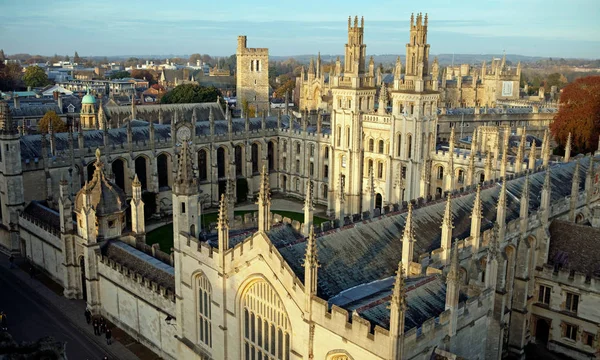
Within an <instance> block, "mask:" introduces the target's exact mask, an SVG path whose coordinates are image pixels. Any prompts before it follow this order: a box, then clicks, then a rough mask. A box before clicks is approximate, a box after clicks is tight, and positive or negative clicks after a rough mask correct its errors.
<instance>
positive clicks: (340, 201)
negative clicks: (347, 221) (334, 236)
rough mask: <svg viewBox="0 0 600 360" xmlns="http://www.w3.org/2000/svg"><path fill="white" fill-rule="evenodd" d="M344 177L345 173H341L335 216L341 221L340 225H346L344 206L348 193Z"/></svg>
mask: <svg viewBox="0 0 600 360" xmlns="http://www.w3.org/2000/svg"><path fill="white" fill-rule="evenodd" d="M344 186H345V184H344V178H343V175H341V174H340V178H339V183H338V192H337V199H336V200H337V203H336V205H335V217H336V218H337V219H339V221H340V227H342V226H344V217H345V214H344V206H345V202H346V194H345V189H344Z"/></svg>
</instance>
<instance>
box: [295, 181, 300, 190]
mask: <svg viewBox="0 0 600 360" xmlns="http://www.w3.org/2000/svg"><path fill="white" fill-rule="evenodd" d="M296 191H298V192H299V191H300V179H296Z"/></svg>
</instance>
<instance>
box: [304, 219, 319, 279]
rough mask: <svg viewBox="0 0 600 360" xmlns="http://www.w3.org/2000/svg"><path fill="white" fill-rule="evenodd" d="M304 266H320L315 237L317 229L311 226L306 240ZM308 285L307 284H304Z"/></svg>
mask: <svg viewBox="0 0 600 360" xmlns="http://www.w3.org/2000/svg"><path fill="white" fill-rule="evenodd" d="M302 266H303V267H305V268H317V267H320V265H319V261H318V259H317V241H316V238H315V229H314V228H313V227H311V228H310V230H309V233H308V238H307V240H306V253H305V254H304V262H303V263H302ZM304 285H305V286H306V284H304Z"/></svg>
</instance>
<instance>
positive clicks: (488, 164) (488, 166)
mask: <svg viewBox="0 0 600 360" xmlns="http://www.w3.org/2000/svg"><path fill="white" fill-rule="evenodd" d="M492 171H493V167H492V152H491V151H488V152H487V153H486V157H485V168H484V169H483V172H484V176H485V180H486V181H490V180H492V177H493V176H492Z"/></svg>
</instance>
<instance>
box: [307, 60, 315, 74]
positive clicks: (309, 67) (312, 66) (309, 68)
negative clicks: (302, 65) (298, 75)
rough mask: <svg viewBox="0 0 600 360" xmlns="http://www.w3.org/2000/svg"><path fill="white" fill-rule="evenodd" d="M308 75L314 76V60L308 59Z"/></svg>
mask: <svg viewBox="0 0 600 360" xmlns="http://www.w3.org/2000/svg"><path fill="white" fill-rule="evenodd" d="M308 75H309V76H313V77H314V76H315V59H313V58H312V57H311V58H310V65H308Z"/></svg>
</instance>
